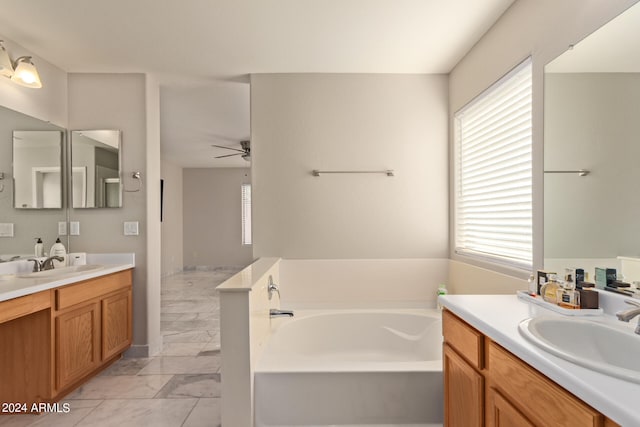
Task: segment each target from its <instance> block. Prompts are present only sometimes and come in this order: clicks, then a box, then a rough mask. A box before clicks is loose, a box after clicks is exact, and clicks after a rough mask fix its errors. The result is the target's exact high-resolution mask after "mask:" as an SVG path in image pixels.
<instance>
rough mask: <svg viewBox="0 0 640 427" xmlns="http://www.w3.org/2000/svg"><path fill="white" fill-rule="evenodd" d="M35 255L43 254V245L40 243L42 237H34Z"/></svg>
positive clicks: (40, 255) (41, 255)
mask: <svg viewBox="0 0 640 427" xmlns="http://www.w3.org/2000/svg"><path fill="white" fill-rule="evenodd" d="M35 255H36V257H43V256H44V245H43V244H42V238H40V237H37V238H36V247H35Z"/></svg>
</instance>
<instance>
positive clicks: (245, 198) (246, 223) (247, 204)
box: [241, 184, 251, 245]
mask: <svg viewBox="0 0 640 427" xmlns="http://www.w3.org/2000/svg"><path fill="white" fill-rule="evenodd" d="M241 192H242V195H241V200H242V244H243V245H250V244H251V184H242V190H241Z"/></svg>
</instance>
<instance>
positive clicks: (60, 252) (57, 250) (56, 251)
mask: <svg viewBox="0 0 640 427" xmlns="http://www.w3.org/2000/svg"><path fill="white" fill-rule="evenodd" d="M49 256H59V257H61V258H62V259H63V260H62V261H58V260H55V259H54V260H53V266H54V267H55V268H60V267H64V266H65V265H67V250H66V249H65V247H64V245H63V244H62V242H61V241H60V237H58V238H57V239H56V242H55V243H54V244H53V246H51V251H50V252H49Z"/></svg>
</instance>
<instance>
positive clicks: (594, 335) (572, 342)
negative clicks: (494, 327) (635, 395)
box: [518, 317, 640, 383]
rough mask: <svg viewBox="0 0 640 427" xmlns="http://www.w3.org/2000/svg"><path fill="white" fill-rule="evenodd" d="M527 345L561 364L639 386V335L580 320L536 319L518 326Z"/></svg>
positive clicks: (610, 326)
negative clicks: (564, 361)
mask: <svg viewBox="0 0 640 427" xmlns="http://www.w3.org/2000/svg"><path fill="white" fill-rule="evenodd" d="M518 328H519V330H520V333H521V334H522V335H523V336H524V337H525V338H526V339H527V340H529V341H530V342H531V343H533V344H534V345H536V346H538V347H540V348H542V349H543V350H545V351H548V352H549V353H552V354H554V355H556V356H558V357H561V358H563V359H565V360H568V361H570V362H573V363H575V364H578V365H581V366H584V367H586V368H589V369H592V370H595V371H598V372H601V373H603V374H607V375H611V376H614V377H617V378H621V379H624V380H627V381H633V382H636V383H640V335H637V334H634V333H633V331H632V330H629V329H627V328H625V327H623V325H621V326H620V327H616V326H613V325H608V324H604V323H598V322H593V321H589V320H581V319H564V318H557V317H536V318H533V319H527V320H524V321H522V322H520V325H518Z"/></svg>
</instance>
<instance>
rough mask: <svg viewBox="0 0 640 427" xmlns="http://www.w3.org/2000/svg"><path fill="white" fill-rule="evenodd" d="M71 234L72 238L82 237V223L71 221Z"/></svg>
mask: <svg viewBox="0 0 640 427" xmlns="http://www.w3.org/2000/svg"><path fill="white" fill-rule="evenodd" d="M69 228H70V231H69V234H71V235H72V236H79V235H80V221H71V222H70V223H69Z"/></svg>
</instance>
